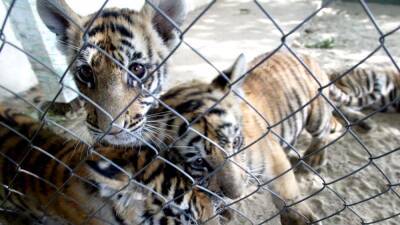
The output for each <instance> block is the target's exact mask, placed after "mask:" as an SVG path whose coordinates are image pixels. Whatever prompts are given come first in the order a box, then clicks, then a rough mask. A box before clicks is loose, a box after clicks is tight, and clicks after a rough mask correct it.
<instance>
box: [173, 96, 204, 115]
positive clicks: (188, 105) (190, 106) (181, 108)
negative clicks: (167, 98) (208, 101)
mask: <svg viewBox="0 0 400 225" xmlns="http://www.w3.org/2000/svg"><path fill="white" fill-rule="evenodd" d="M203 105H204V103H203V101H201V100H198V99H192V100H189V101H186V102H183V103H181V104H179V105H177V106H176V107H175V111H177V112H178V113H180V114H184V113H187V112H193V111H196V110H197V109H199V108H200V107H202V106H203Z"/></svg>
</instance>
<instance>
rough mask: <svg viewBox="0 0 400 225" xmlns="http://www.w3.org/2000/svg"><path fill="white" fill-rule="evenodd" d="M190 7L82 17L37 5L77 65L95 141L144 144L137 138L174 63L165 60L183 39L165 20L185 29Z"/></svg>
mask: <svg viewBox="0 0 400 225" xmlns="http://www.w3.org/2000/svg"><path fill="white" fill-rule="evenodd" d="M149 2H150V3H152V5H151V4H150V3H149ZM185 2H186V1H184V0H162V1H158V0H149V1H146V4H145V6H144V8H143V9H142V10H141V11H140V12H136V11H134V10H131V9H126V8H124V9H120V8H106V9H103V11H102V12H100V13H98V14H97V12H96V13H94V14H92V15H88V16H81V15H78V14H77V13H75V12H74V11H73V10H72V9H71V8H70V7H69V6H68V4H67V3H66V2H65V0H37V8H38V12H39V15H40V17H41V19H42V20H43V22H44V23H45V24H46V26H47V27H48V28H49V29H50V31H52V32H53V33H55V35H56V36H57V40H58V43H59V48H60V49H61V50H62V52H63V53H64V55H65V56H66V57H67V59H68V63H71V65H72V66H71V69H70V70H71V72H72V73H73V75H74V80H75V81H76V84H77V86H78V89H79V92H80V95H81V97H82V98H83V99H85V108H86V111H87V119H86V122H87V127H88V129H89V131H90V134H91V137H92V138H94V139H96V138H100V137H102V141H103V142H106V143H109V144H113V145H126V146H132V145H137V144H139V141H138V138H137V136H136V135H138V134H140V132H141V129H142V127H143V125H144V124H145V123H146V118H147V117H146V114H147V112H148V110H149V109H150V108H152V107H153V106H154V105H157V103H158V102H157V99H158V98H159V96H160V95H161V93H162V91H163V89H164V86H165V85H166V82H165V81H166V78H167V75H168V64H169V63H168V61H166V62H165V63H164V61H165V60H166V59H167V58H168V55H169V54H170V52H171V51H172V50H173V49H174V48H175V47H176V45H177V43H176V42H177V41H178V40H179V38H178V34H177V30H176V29H175V27H174V25H172V23H171V22H170V20H168V19H166V18H165V17H164V16H168V17H169V19H171V20H172V21H174V22H175V24H178V25H181V24H182V23H183V20H184V19H185V16H186V8H185V4H184V3H185ZM132 4H135V2H132ZM153 7H157V8H158V9H159V10H160V11H162V12H163V15H162V14H161V13H159V12H158V11H157V10H155V9H154V8H153ZM95 16H97V17H95ZM105 133H106V134H105Z"/></svg>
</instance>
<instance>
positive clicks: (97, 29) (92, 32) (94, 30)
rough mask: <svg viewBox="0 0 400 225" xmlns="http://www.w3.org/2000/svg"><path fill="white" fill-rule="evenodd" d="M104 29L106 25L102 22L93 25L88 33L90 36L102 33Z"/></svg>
mask: <svg viewBox="0 0 400 225" xmlns="http://www.w3.org/2000/svg"><path fill="white" fill-rule="evenodd" d="M105 30H106V26H105V25H104V24H100V25H97V26H95V27H93V28H92V29H90V31H89V32H88V35H89V36H90V37H92V36H95V35H96V34H97V33H104V31H105Z"/></svg>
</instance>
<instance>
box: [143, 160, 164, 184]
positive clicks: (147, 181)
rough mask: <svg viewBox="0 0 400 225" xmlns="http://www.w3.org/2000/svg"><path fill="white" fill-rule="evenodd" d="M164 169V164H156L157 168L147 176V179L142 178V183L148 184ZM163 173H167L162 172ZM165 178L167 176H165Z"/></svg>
mask: <svg viewBox="0 0 400 225" xmlns="http://www.w3.org/2000/svg"><path fill="white" fill-rule="evenodd" d="M164 170H165V164H159V165H157V169H156V170H155V171H153V173H152V174H151V175H150V176H149V177H147V179H145V178H143V183H144V184H148V183H150V182H152V181H153V180H154V179H155V178H156V177H157V176H159V175H160V174H162V173H163V171H164ZM164 174H165V175H167V173H164ZM165 179H167V178H165Z"/></svg>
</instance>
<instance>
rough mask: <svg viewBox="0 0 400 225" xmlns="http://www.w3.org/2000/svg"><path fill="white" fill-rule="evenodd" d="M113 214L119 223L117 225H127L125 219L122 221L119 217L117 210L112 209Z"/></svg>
mask: <svg viewBox="0 0 400 225" xmlns="http://www.w3.org/2000/svg"><path fill="white" fill-rule="evenodd" d="M112 213H113V217H114V219H115V220H116V221H117V223H118V224H119V225H126V223H125V221H124V219H122V218H121V217H120V216H119V215H118V213H117V211H116V210H115V208H113V209H112Z"/></svg>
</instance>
